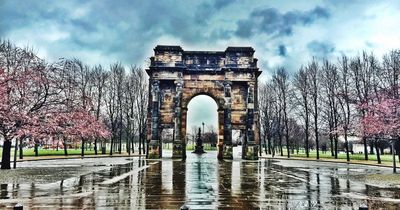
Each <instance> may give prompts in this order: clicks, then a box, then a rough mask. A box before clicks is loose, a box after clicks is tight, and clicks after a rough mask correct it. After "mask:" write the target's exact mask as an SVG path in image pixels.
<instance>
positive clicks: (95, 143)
mask: <svg viewBox="0 0 400 210" xmlns="http://www.w3.org/2000/svg"><path fill="white" fill-rule="evenodd" d="M97 139H98V138H97V137H96V138H95V139H94V154H95V155H97Z"/></svg>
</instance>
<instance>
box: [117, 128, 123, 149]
mask: <svg viewBox="0 0 400 210" xmlns="http://www.w3.org/2000/svg"><path fill="white" fill-rule="evenodd" d="M118 140H119V145H118V153H119V154H121V153H122V128H120V129H119V135H118Z"/></svg>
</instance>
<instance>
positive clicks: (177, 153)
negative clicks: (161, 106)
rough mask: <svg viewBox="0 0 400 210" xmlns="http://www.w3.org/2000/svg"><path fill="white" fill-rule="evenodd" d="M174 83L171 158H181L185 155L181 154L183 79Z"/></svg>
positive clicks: (183, 144) (183, 136)
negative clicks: (173, 133) (173, 134)
mask: <svg viewBox="0 0 400 210" xmlns="http://www.w3.org/2000/svg"><path fill="white" fill-rule="evenodd" d="M175 85H176V94H175V97H174V104H175V105H174V106H175V112H174V123H175V124H174V130H175V137H174V142H173V148H172V158H182V157H184V156H185V155H184V154H183V152H184V148H183V147H185V146H186V145H185V134H183V133H182V87H183V81H182V80H179V81H175ZM185 127H186V123H185Z"/></svg>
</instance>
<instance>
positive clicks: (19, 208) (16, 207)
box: [14, 203, 24, 210]
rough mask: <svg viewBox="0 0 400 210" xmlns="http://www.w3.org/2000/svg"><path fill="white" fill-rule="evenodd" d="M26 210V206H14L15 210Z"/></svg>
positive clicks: (18, 204)
mask: <svg viewBox="0 0 400 210" xmlns="http://www.w3.org/2000/svg"><path fill="white" fill-rule="evenodd" d="M23 209H24V206H22V204H20V203H17V204H16V205H15V206H14V210H23Z"/></svg>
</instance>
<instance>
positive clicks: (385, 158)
mask: <svg viewBox="0 0 400 210" xmlns="http://www.w3.org/2000/svg"><path fill="white" fill-rule="evenodd" d="M277 155H280V153H278V154H277ZM283 155H284V156H285V157H286V156H287V152H286V150H283ZM349 155H350V161H351V160H364V158H365V157H364V154H353V155H352V154H351V153H350V154H349ZM290 157H302V158H305V157H306V153H305V152H304V151H301V152H299V154H297V153H296V152H295V153H294V154H290ZM316 157H317V152H316V151H310V157H309V158H310V159H315V158H316ZM319 157H320V158H326V159H334V158H335V157H334V156H331V152H330V151H329V152H328V151H327V152H326V153H322V152H320V153H319ZM338 159H346V153H345V152H341V153H338ZM396 159H397V156H396ZM368 160H370V161H375V162H378V159H377V156H376V155H375V154H374V155H370V154H368ZM381 160H382V162H392V155H391V154H385V155H381Z"/></svg>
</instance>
